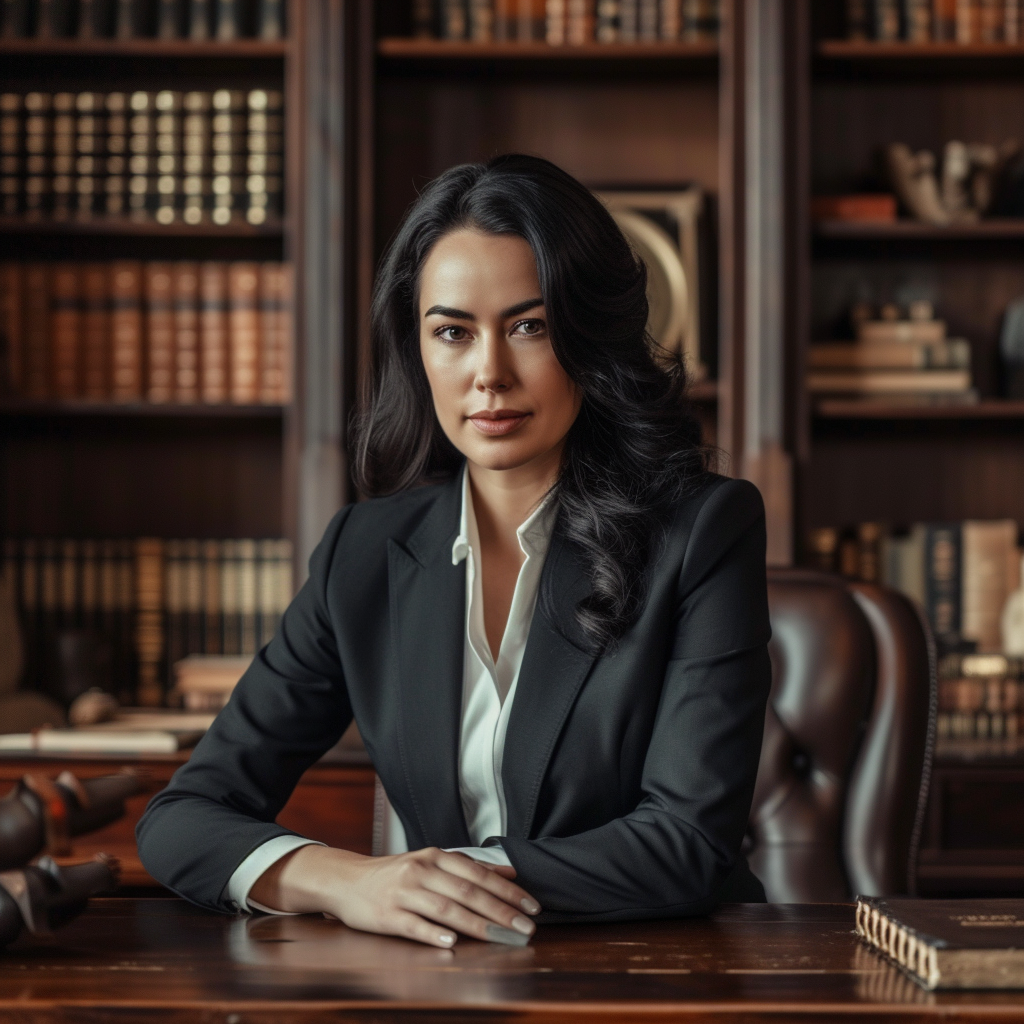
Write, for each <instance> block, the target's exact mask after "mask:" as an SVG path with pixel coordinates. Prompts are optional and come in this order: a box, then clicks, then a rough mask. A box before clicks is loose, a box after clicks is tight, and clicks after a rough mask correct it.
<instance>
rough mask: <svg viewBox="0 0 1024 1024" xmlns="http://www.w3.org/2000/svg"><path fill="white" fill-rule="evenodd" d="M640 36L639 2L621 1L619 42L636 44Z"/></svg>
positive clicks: (635, 0)
mask: <svg viewBox="0 0 1024 1024" xmlns="http://www.w3.org/2000/svg"><path fill="white" fill-rule="evenodd" d="M639 34H640V4H639V0H619V41H620V42H622V43H635V42H636V41H637V37H638V35H639Z"/></svg>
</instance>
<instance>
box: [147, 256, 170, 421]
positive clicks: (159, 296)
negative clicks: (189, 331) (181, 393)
mask: <svg viewBox="0 0 1024 1024" xmlns="http://www.w3.org/2000/svg"><path fill="white" fill-rule="evenodd" d="M143 276H144V279H145V284H146V399H147V401H150V402H170V401H171V400H172V399H173V398H174V283H173V276H172V267H171V264H169V263H147V264H146V265H145V267H144V269H143Z"/></svg>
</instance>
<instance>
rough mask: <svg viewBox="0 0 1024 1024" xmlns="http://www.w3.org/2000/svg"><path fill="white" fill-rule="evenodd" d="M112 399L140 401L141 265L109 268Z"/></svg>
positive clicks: (116, 264) (118, 265)
mask: <svg viewBox="0 0 1024 1024" xmlns="http://www.w3.org/2000/svg"><path fill="white" fill-rule="evenodd" d="M110 299H111V311H110V342H111V382H110V389H111V396H112V397H113V399H114V401H115V402H137V401H138V400H139V399H140V398H142V264H141V263H134V262H119V263H115V264H113V266H112V267H111V268H110Z"/></svg>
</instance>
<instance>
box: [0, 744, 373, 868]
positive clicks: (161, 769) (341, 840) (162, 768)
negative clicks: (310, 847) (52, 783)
mask: <svg viewBox="0 0 1024 1024" xmlns="http://www.w3.org/2000/svg"><path fill="white" fill-rule="evenodd" d="M186 756H187V755H181V756H180V757H171V758H165V759H160V760H156V759H146V761H145V762H144V763H143V764H141V765H140V767H142V770H143V772H144V775H145V780H146V788H145V792H143V793H141V794H140V795H139V796H135V797H132V798H131V799H130V800H128V801H127V802H126V811H125V815H124V817H123V818H121V819H120V820H119V821H115V822H114V823H113V824H111V825H108V826H107V827H106V828H103V829H100V830H98V831H96V832H93V833H92V834H91V835H88V836H79V837H78V838H77V839H75V840H74V844H73V846H74V853H73V856H71V857H68V858H61V859H62V860H63V861H80V860H85V859H88V858H90V857H92V856H94V855H95V854H97V853H100V852H103V853H109V854H111V855H112V856H115V857H117V858H118V859H119V860H120V862H121V870H122V875H121V882H122V884H123V885H127V886H153V885H156V884H157V883H156V882H154V880H153V879H152V878H150V876H149V875H148V874H147V873H146V870H145V868H143V866H142V863H141V861H140V860H139V855H138V850H137V849H136V846H135V826H136V824H137V823H138V820H139V818H140V817H142V812H143V811H144V810H145V809H146V804H147V803H149V801H150V799H151V798H152V797H153V796H154V795H155V794H156V793H158V792H159V791H160V790H161V789H163V788H164V786H166V785H167V782H168V781H169V780H170V778H171V776H172V775H173V774H174V772H175V770H176V769H177V768H178V766H179V765H180V764H181V763H182V762H183V761H184V760H185V759H186ZM118 767H119V762H116V761H110V760H72V759H61V760H56V759H55V760H21V761H19V760H14V759H6V758H4V759H0V795H5V794H6V793H7V792H8V790H9V789H10V787H11V786H13V785H14V784H15V783H16V782H17V781H18V779H20V778H21V777H22V776H23V775H25V774H27V773H29V772H34V773H41V774H45V775H48V776H50V777H51V778H54V777H56V776H57V775H58V774H59V773H60V772H61V771H64V770H65V769H67V770H68V771H71V772H72V773H73V774H74V775H75V776H77V777H78V778H79V779H88V778H95V777H96V776H99V775H109V774H111V773H112V772H115V771H117V770H118ZM373 791H374V773H373V769H372V768H369V767H361V766H358V767H357V766H338V765H324V764H321V765H314V766H313V767H312V768H310V769H309V771H307V772H306V774H305V775H304V776H303V777H302V780H301V782H300V783H299V784H298V786H297V787H296V788H295V792H294V793H293V794H292V797H291V799H290V800H289V801H288V803H287V804H286V805H285V807H284V810H282V811H281V813H280V815H279V816H278V821H279V822H280V823H281V824H282V825H283V826H284V827H285V828H289V829H292V830H293V831H295V832H298V833H299V834H300V835H304V836H308V837H309V838H310V839H317V840H319V841H320V842H323V843H327V844H328V845H331V846H337V847H340V848H342V849H346V850H354V851H355V852H356V853H364V854H369V853H370V851H371V846H372V838H373Z"/></svg>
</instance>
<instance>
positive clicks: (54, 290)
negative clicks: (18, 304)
mask: <svg viewBox="0 0 1024 1024" xmlns="http://www.w3.org/2000/svg"><path fill="white" fill-rule="evenodd" d="M78 290H79V283H78V267H77V266H76V265H75V264H74V263H58V264H57V265H56V266H55V267H54V269H53V276H52V286H51V291H50V346H51V347H50V366H51V368H52V374H51V392H52V394H53V396H54V397H55V398H57V399H60V400H61V401H67V400H70V399H74V398H77V397H78V395H79V350H80V338H79V328H80V322H79V321H80V314H79V309H78Z"/></svg>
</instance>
